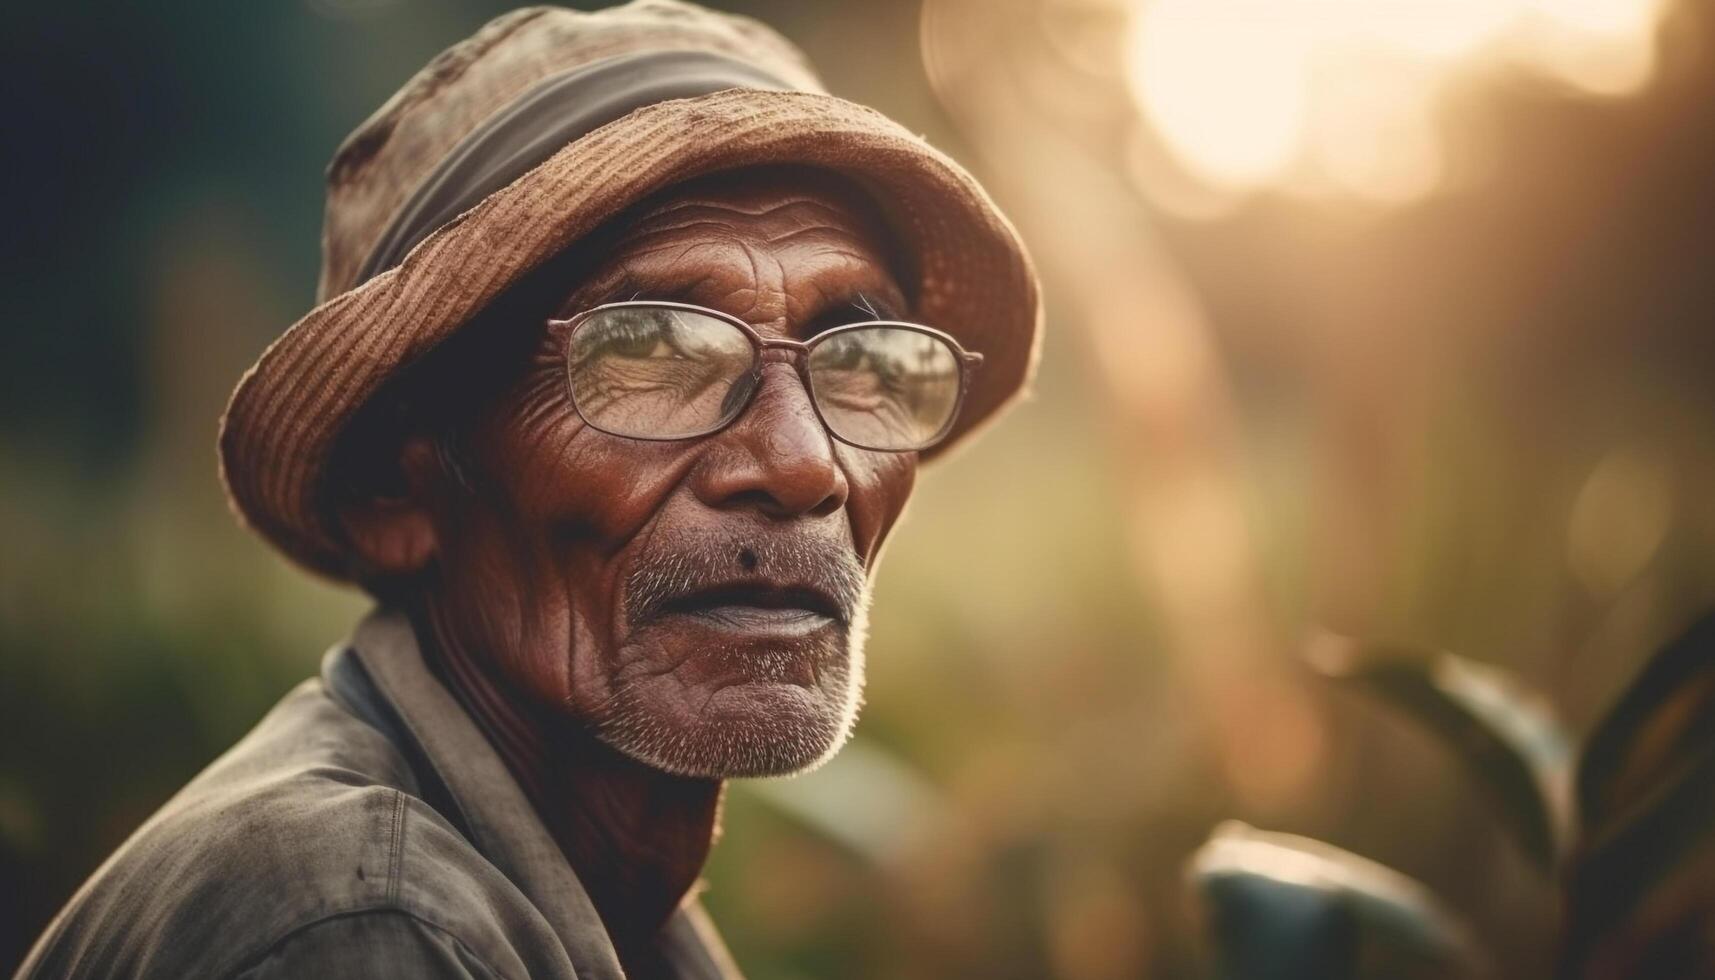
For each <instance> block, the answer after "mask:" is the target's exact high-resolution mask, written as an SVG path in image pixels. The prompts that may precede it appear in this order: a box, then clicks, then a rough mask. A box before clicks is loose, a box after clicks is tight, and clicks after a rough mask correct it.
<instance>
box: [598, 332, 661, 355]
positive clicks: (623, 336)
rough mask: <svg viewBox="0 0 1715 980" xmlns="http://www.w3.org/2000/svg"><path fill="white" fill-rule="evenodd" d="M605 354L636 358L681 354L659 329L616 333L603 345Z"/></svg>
mask: <svg viewBox="0 0 1715 980" xmlns="http://www.w3.org/2000/svg"><path fill="white" fill-rule="evenodd" d="M601 352H602V353H603V354H607V355H612V356H616V357H627V358H636V359H640V360H641V359H656V358H676V357H679V356H681V355H680V353H679V350H678V348H677V347H675V346H674V345H673V344H672V343H670V342H669V341H668V339H667V335H666V334H664V333H662V332H661V331H659V330H637V331H625V332H622V333H615V334H614V335H613V336H611V337H609V338H608V340H607V342H606V343H604V344H603V345H602V351H601Z"/></svg>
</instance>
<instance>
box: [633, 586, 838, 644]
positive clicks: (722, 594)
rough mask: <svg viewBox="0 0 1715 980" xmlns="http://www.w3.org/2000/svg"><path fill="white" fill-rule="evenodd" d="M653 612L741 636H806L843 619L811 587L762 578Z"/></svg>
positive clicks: (692, 594) (678, 598)
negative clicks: (693, 618) (706, 624)
mask: <svg viewBox="0 0 1715 980" xmlns="http://www.w3.org/2000/svg"><path fill="white" fill-rule="evenodd" d="M658 608H659V614H660V615H661V616H690V617H695V618H697V619H701V620H704V621H705V622H708V623H710V624H712V625H715V626H720V627H725V628H727V629H732V630H737V631H740V632H745V633H785V634H801V633H808V632H810V631H813V630H816V629H820V628H821V627H823V626H826V625H828V624H830V623H844V622H845V621H846V618H847V616H846V612H845V610H844V609H843V608H842V607H841V605H840V603H839V601H838V600H836V599H835V598H834V597H833V596H831V595H829V594H828V593H827V592H825V591H823V590H821V589H819V588H816V587H815V586H813V585H810V584H806V583H797V582H793V583H785V582H774V581H769V580H767V579H743V580H732V581H727V582H721V583H717V584H713V585H709V586H704V587H701V588H696V589H692V590H690V591H687V592H682V593H680V594H678V595H675V596H672V597H671V598H668V599H666V600H664V601H663V602H662V603H661V604H660V606H659V607H658Z"/></svg>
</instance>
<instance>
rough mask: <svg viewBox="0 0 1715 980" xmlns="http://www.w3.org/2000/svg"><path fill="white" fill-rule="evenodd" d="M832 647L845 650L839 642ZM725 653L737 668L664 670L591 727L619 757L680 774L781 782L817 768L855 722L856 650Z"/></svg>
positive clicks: (630, 689)
mask: <svg viewBox="0 0 1715 980" xmlns="http://www.w3.org/2000/svg"><path fill="white" fill-rule="evenodd" d="M838 645H839V646H840V647H844V646H845V643H844V642H840V643H839V644H838ZM809 656H811V654H810V653H809V652H807V651H804V650H801V649H775V650H754V651H747V652H744V653H742V654H740V653H738V652H737V651H733V652H732V653H731V654H729V656H728V657H727V658H723V659H726V660H727V661H728V664H729V665H731V663H732V661H734V660H739V659H740V657H742V658H743V663H742V666H737V667H736V669H734V667H732V666H729V668H728V669H724V670H720V671H715V672H712V675H711V674H709V673H703V672H701V671H695V670H691V671H674V672H670V673H667V674H658V675H653V676H649V677H647V678H646V679H645V680H643V681H642V682H641V683H633V684H632V685H629V686H627V687H626V688H624V689H623V690H622V691H621V692H620V694H619V696H618V697H617V698H616V699H615V701H614V703H613V706H612V710H610V711H609V712H608V713H607V716H606V717H604V718H602V719H601V720H600V722H599V724H598V725H597V726H596V731H597V734H598V735H599V736H600V738H601V739H602V741H604V742H606V743H607V744H608V745H609V746H611V747H613V748H614V749H617V750H618V751H620V752H623V753H624V754H626V755H628V756H630V757H632V758H633V759H636V760H638V761H639V762H642V763H645V764H646V765H649V766H653V767H654V768H657V769H661V770H664V771H666V772H670V773H673V774H675V775H681V776H694V777H700V778H708V779H731V778H738V777H746V776H784V775H789V774H792V773H798V772H804V771H807V770H809V769H813V768H815V767H816V766H819V765H821V764H822V763H823V762H826V761H827V760H828V759H830V758H832V757H833V755H834V754H835V753H836V752H838V751H839V749H840V746H842V745H844V744H845V741H846V739H847V738H848V737H850V735H851V730H852V728H853V726H854V725H855V724H856V721H857V713H858V706H859V702H860V700H861V699H860V693H861V686H862V683H863V682H862V677H863V662H862V653H861V648H859V649H858V650H855V651H851V652H850V653H848V651H846V650H844V649H841V650H839V651H838V652H837V653H836V652H835V651H833V650H830V649H824V650H823V651H821V652H820V655H819V656H814V659H815V660H816V662H817V666H816V668H815V669H814V670H806V669H803V668H802V667H801V666H800V665H801V663H802V662H803V661H804V660H805V659H806V657H809Z"/></svg>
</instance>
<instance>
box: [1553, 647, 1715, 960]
mask: <svg viewBox="0 0 1715 980" xmlns="http://www.w3.org/2000/svg"><path fill="white" fill-rule="evenodd" d="M1578 799H1579V807H1580V815H1581V817H1582V821H1583V826H1584V835H1583V837H1582V839H1581V840H1580V841H1579V843H1578V847H1577V850H1576V852H1575V854H1574V856H1573V859H1572V861H1571V862H1570V866H1569V869H1568V874H1567V880H1566V896H1567V900H1566V910H1567V915H1566V932H1565V935H1566V942H1565V944H1564V946H1563V950H1562V966H1563V973H1564V975H1565V976H1567V977H1580V978H1620V977H1641V976H1672V977H1675V978H1676V980H1694V978H1710V977H1715V929H1712V928H1711V926H1712V924H1715V615H1709V616H1705V617H1704V618H1703V619H1701V620H1699V621H1698V622H1696V623H1694V624H1693V625H1692V626H1691V627H1690V628H1689V629H1688V630H1686V631H1685V633H1684V634H1682V635H1681V636H1680V637H1679V638H1678V639H1677V640H1675V641H1674V642H1673V643H1671V644H1669V645H1668V646H1667V647H1666V648H1665V649H1663V650H1662V651H1660V652H1659V653H1658V654H1657V655H1656V656H1655V657H1654V658H1653V659H1652V660H1651V661H1650V663H1649V664H1647V665H1646V666H1645V667H1644V669H1643V670H1642V671H1641V672H1640V673H1639V674H1638V677H1637V679H1636V680H1635V681H1634V682H1633V683H1632V685H1631V686H1630V687H1629V688H1627V690H1626V692H1625V693H1624V694H1622V695H1621V697H1620V699H1619V700H1618V701H1617V702H1616V703H1615V705H1614V708H1613V710H1612V711H1610V712H1609V714H1608V715H1607V717H1606V718H1605V719H1604V720H1603V721H1602V722H1601V724H1599V725H1598V726H1597V727H1596V730H1595V732H1594V733H1593V735H1592V736H1591V738H1590V741H1589V744H1588V746H1587V747H1586V749H1585V752H1584V758H1583V760H1582V762H1581V763H1580V764H1579V770H1578Z"/></svg>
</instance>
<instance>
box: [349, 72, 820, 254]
mask: <svg viewBox="0 0 1715 980" xmlns="http://www.w3.org/2000/svg"><path fill="white" fill-rule="evenodd" d="M730 88H753V89H770V90H774V91H792V90H794V89H795V88H796V86H794V85H791V84H789V83H787V82H785V81H783V80H781V79H780V78H777V77H776V76H774V75H770V74H769V73H767V72H765V71H762V70H761V69H759V68H756V67H754V66H752V65H749V64H746V63H745V62H742V61H739V60H738V59H736V58H729V57H727V56H725V55H721V54H715V53H714V52H711V51H648V52H644V53H642V54H634V55H620V56H618V57H614V58H607V59H604V60H602V61H597V62H595V63H594V64H590V65H585V66H584V67H581V68H576V69H573V70H571V71H569V72H564V73H562V74H559V75H554V76H552V77H550V78H548V79H547V80H545V81H543V82H541V83H540V84H538V85H537V86H536V87H534V88H532V89H530V90H529V91H527V92H525V93H524V94H523V95H521V96H519V97H518V98H517V99H516V100H514V101H513V102H512V103H511V104H510V105H508V106H506V107H505V108H503V109H501V110H500V111H498V112H496V113H495V114H494V115H492V116H490V117H488V118H487V119H486V120H484V121H483V122H482V123H481V124H480V125H478V126H477V128H475V129H474V130H472V131H471V132H469V133H468V134H466V135H465V137H464V138H463V139H461V140H459V142H458V144H457V145H456V146H454V147H453V149H452V151H451V152H449V153H448V154H447V155H446V156H445V157H444V158H442V160H441V162H440V163H438V164H436V166H435V169H434V170H433V171H431V172H430V174H429V176H428V177H427V178H425V179H424V181H423V182H422V183H421V184H419V185H418V186H417V189H416V190H415V191H413V192H412V193H411V196H410V197H409V198H408V199H407V200H406V201H405V203H404V205H403V206H402V207H400V209H399V212H398V213H397V214H395V215H394V216H393V220H392V222H390V223H389V224H388V227H387V231H386V232H385V233H384V234H383V235H382V236H381V238H380V240H379V241H377V242H376V244H375V248H374V249H373V250H372V251H371V252H370V253H369V259H368V261H366V262H364V263H363V269H362V271H361V272H360V273H358V277H357V281H356V282H355V283H354V284H353V285H354V286H360V285H362V284H363V283H365V282H368V281H369V280H370V279H373V278H374V277H376V276H378V275H380V274H381V273H383V272H386V271H387V270H388V269H391V268H393V267H394V266H396V265H398V264H399V263H400V262H401V261H403V260H404V258H405V256H406V255H407V254H409V253H410V251H411V249H413V248H415V247H416V246H417V244H418V243H419V242H421V241H422V240H423V239H425V238H428V237H429V236H430V235H431V234H433V233H434V232H435V230H436V229H437V228H440V227H441V226H442V225H444V224H446V223H447V222H449V221H451V220H453V219H454V218H456V217H458V216H459V215H460V214H463V213H464V212H465V211H468V210H469V209H470V208H472V207H474V206H475V205H476V204H477V203H478V202H480V201H481V200H482V199H483V198H485V197H487V196H488V195H490V194H492V193H494V192H495V191H497V190H499V189H501V188H502V187H505V186H506V185H507V184H510V183H512V182H513V181H514V180H517V179H518V178H519V177H522V176H524V175H525V174H526V173H529V172H530V171H531V170H533V169H535V168H536V167H537V166H538V165H539V164H541V163H542V162H543V161H545V160H547V159H548V158H549V157H551V156H553V155H554V154H555V153H556V152H558V151H559V150H560V148H561V147H564V146H565V145H566V144H568V143H570V142H572V141H573V140H576V139H578V138H580V137H583V136H585V135H588V134H589V133H591V132H594V131H595V130H597V129H599V128H601V127H602V126H605V125H607V124H608V123H610V122H613V121H614V120H615V119H618V118H620V117H621V116H625V115H627V114H629V113H631V112H633V111H635V110H637V109H641V108H643V107H644V106H649V105H654V104H655V103H657V102H666V101H667V100H669V99H688V98H693V97H696V96H699V95H711V94H713V93H715V92H720V91H724V90H726V89H730ZM689 135H690V136H691V137H692V138H695V135H696V134H689Z"/></svg>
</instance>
